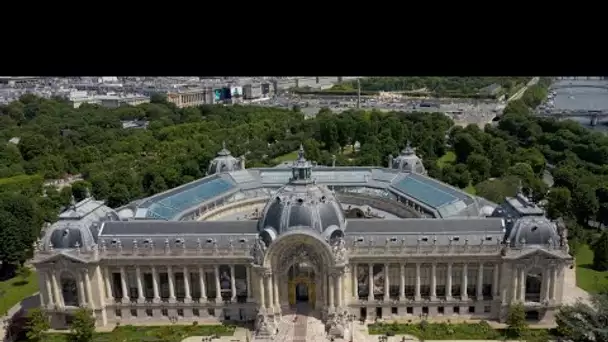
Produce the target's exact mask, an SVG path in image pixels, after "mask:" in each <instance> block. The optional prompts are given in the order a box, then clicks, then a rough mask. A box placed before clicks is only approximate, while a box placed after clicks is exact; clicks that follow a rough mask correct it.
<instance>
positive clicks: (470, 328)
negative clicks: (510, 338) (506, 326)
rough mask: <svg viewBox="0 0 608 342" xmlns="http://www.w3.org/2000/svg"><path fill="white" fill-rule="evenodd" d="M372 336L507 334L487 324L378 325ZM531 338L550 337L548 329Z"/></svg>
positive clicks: (373, 327)
mask: <svg viewBox="0 0 608 342" xmlns="http://www.w3.org/2000/svg"><path fill="white" fill-rule="evenodd" d="M368 329H369V334H370V335H385V334H386V333H387V332H392V333H394V334H395V335H413V336H416V337H417V338H420V339H422V340H504V339H505V337H506V336H505V332H504V330H500V329H498V330H497V329H493V328H492V327H491V326H490V325H489V324H488V323H487V322H480V323H464V324H449V323H426V324H421V323H410V324H398V323H385V324H382V323H378V324H370V325H369V326H368ZM528 334H529V336H530V337H541V336H547V337H548V336H550V335H551V334H550V331H549V330H546V329H533V330H530V332H529V333H528Z"/></svg>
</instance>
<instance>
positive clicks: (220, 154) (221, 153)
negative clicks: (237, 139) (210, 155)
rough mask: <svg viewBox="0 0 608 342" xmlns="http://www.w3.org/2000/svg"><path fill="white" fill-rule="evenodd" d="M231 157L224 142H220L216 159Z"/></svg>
mask: <svg viewBox="0 0 608 342" xmlns="http://www.w3.org/2000/svg"><path fill="white" fill-rule="evenodd" d="M229 155H231V154H230V151H228V149H227V148H226V141H225V140H224V141H222V149H221V150H220V151H219V152H218V153H217V156H218V157H227V156H229Z"/></svg>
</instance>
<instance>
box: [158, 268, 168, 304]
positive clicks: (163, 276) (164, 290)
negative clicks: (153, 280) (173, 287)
mask: <svg viewBox="0 0 608 342" xmlns="http://www.w3.org/2000/svg"><path fill="white" fill-rule="evenodd" d="M158 279H159V282H160V298H161V299H163V300H168V299H169V274H168V273H167V272H162V273H159V274H158Z"/></svg>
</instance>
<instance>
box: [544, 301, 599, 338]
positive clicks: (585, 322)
mask: <svg viewBox="0 0 608 342" xmlns="http://www.w3.org/2000/svg"><path fill="white" fill-rule="evenodd" d="M555 321H556V323H557V329H558V331H559V332H560V334H562V335H563V336H564V337H565V338H566V339H567V340H571V341H581V342H592V341H595V342H597V341H608V328H607V327H608V294H606V293H595V294H591V298H590V303H584V302H582V301H580V300H579V301H577V302H576V303H575V304H573V305H564V306H562V307H561V308H560V310H559V311H558V313H557V314H556V315H555Z"/></svg>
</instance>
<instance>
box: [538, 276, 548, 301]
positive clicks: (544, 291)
mask: <svg viewBox="0 0 608 342" xmlns="http://www.w3.org/2000/svg"><path fill="white" fill-rule="evenodd" d="M548 285H549V269H548V268H544V269H543V270H542V274H541V283H540V298H539V300H540V301H541V302H542V301H545V300H547V299H548V298H549V286H548Z"/></svg>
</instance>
